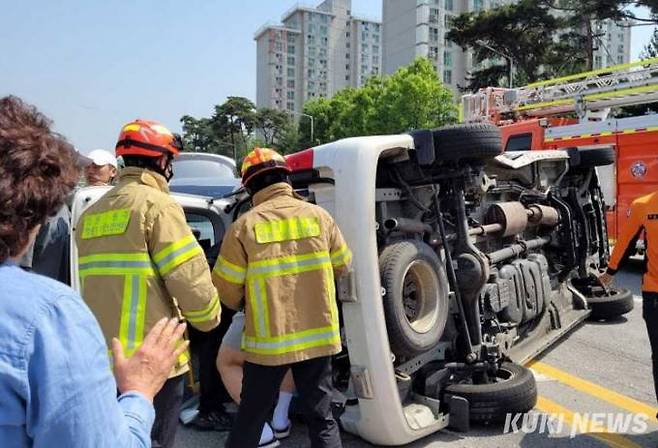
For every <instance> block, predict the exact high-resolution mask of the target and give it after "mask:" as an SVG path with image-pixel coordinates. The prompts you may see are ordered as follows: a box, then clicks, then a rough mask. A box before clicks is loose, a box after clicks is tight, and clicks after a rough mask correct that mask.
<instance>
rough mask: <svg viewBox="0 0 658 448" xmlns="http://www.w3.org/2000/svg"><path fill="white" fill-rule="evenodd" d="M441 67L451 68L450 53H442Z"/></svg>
mask: <svg viewBox="0 0 658 448" xmlns="http://www.w3.org/2000/svg"><path fill="white" fill-rule="evenodd" d="M443 65H444V66H446V67H452V53H450V52H449V51H444V52H443Z"/></svg>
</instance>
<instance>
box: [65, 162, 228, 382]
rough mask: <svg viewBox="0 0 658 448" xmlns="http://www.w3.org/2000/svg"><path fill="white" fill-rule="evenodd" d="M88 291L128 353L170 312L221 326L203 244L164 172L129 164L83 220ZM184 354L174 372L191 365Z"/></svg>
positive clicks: (82, 264) (81, 249) (108, 332)
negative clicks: (201, 245)
mask: <svg viewBox="0 0 658 448" xmlns="http://www.w3.org/2000/svg"><path fill="white" fill-rule="evenodd" d="M76 243H77V245H78V253H79V259H78V264H79V271H80V282H81V285H82V297H83V298H84V300H85V302H87V304H88V305H89V307H90V308H91V310H92V311H93V312H94V314H95V315H96V318H97V319H98V321H99V323H100V326H101V328H102V330H103V334H104V335H105V339H106V341H107V343H108V346H109V344H110V341H111V339H112V338H113V337H117V338H119V340H120V341H121V343H122V345H123V348H124V351H125V352H126V354H127V355H131V354H133V353H134V352H135V351H136V350H137V349H138V348H139V346H140V345H141V343H142V340H143V338H144V336H145V335H146V334H147V333H148V331H149V330H150V329H151V327H152V326H153V325H154V324H155V323H156V322H157V321H158V320H160V319H161V318H163V317H176V316H178V317H181V314H182V316H183V317H185V318H186V319H187V321H188V323H190V324H191V325H193V326H194V327H196V328H198V329H199V330H201V331H209V330H211V329H213V328H214V327H216V326H217V324H218V323H219V319H220V303H219V297H218V295H217V291H216V289H215V287H214V286H213V284H212V280H211V277H210V269H209V267H208V263H207V261H206V258H205V255H204V253H203V250H202V249H201V247H200V246H199V244H198V243H197V241H196V239H195V238H194V235H193V234H192V232H191V230H190V228H189V226H188V225H187V223H186V221H185V214H184V212H183V210H182V208H181V207H180V206H179V205H178V204H177V203H176V202H175V201H174V199H173V198H172V197H171V196H169V188H168V186H167V182H166V180H165V178H164V177H163V176H161V175H159V174H157V173H155V172H153V171H149V170H144V169H139V168H132V167H130V168H126V169H124V170H123V171H122V173H121V178H120V180H119V183H118V184H117V186H116V187H114V188H113V189H112V190H110V191H108V192H107V193H106V194H105V195H104V196H103V197H102V198H100V199H99V200H98V201H97V202H96V203H95V204H94V205H92V206H91V207H90V208H89V209H88V210H87V211H85V213H84V214H83V215H82V217H81V218H80V221H79V223H78V228H77V234H76ZM188 361H189V354H187V353H185V354H183V355H182V356H181V358H180V359H179V360H178V364H177V365H176V366H175V367H174V370H173V371H172V373H171V374H170V377H173V376H178V375H180V374H182V373H184V372H185V371H187V370H188Z"/></svg>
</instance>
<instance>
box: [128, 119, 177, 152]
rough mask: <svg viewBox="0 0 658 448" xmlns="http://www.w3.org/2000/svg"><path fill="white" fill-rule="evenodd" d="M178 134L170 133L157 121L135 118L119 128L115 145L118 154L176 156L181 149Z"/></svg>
mask: <svg viewBox="0 0 658 448" xmlns="http://www.w3.org/2000/svg"><path fill="white" fill-rule="evenodd" d="M182 143H183V142H182V140H181V138H180V135H178V134H174V133H172V132H171V131H170V130H169V129H167V128H166V127H164V126H163V125H162V124H160V123H158V122H157V121H150V120H135V121H131V122H130V123H128V124H126V125H125V126H124V127H123V128H121V133H120V134H119V141H118V142H117V146H116V154H117V157H118V156H142V157H160V156H161V155H163V154H171V155H172V156H174V157H176V156H177V155H178V153H180V151H181V150H182V149H183V144H182Z"/></svg>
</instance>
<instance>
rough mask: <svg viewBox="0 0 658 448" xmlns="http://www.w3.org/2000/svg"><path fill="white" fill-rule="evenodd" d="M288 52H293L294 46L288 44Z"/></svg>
mask: <svg viewBox="0 0 658 448" xmlns="http://www.w3.org/2000/svg"><path fill="white" fill-rule="evenodd" d="M288 54H295V46H294V45H288Z"/></svg>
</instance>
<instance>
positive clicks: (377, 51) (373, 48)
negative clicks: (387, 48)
mask: <svg viewBox="0 0 658 448" xmlns="http://www.w3.org/2000/svg"><path fill="white" fill-rule="evenodd" d="M372 52H373V53H379V45H373V46H372Z"/></svg>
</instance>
